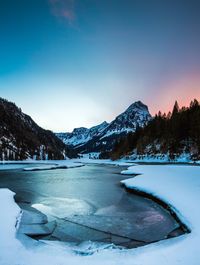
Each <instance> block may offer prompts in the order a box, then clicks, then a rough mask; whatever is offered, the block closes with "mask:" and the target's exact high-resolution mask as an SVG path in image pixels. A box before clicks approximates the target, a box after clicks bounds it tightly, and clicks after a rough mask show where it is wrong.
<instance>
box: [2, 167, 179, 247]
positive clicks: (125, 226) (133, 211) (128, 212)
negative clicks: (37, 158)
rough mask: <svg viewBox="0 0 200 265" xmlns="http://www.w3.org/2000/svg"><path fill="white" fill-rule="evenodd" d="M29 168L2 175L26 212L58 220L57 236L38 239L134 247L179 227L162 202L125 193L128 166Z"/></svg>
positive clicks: (3, 181)
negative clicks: (29, 211) (40, 213)
mask: <svg viewBox="0 0 200 265" xmlns="http://www.w3.org/2000/svg"><path fill="white" fill-rule="evenodd" d="M30 166H32V165H30ZM34 166H35V165H34ZM1 167H3V166H1ZM23 167H27V165H26V166H22V165H19V168H17V169H7V167H5V168H4V170H1V171H0V188H5V187H6V188H9V189H11V190H12V191H14V192H16V193H17V196H16V201H17V202H18V204H19V205H20V206H21V207H22V208H24V209H28V210H29V208H30V206H32V205H33V206H34V207H35V208H37V209H38V210H40V211H42V212H43V213H45V214H46V215H47V216H48V218H49V220H50V221H52V220H54V221H56V226H55V229H54V230H53V232H52V233H51V234H50V235H39V233H38V235H35V236H37V237H39V238H41V237H42V238H44V239H50V240H54V239H56V240H57V239H59V240H61V241H69V242H82V241H87V240H92V241H99V242H109V243H110V242H113V243H115V244H118V245H122V246H125V247H134V246H140V245H144V244H146V243H150V242H154V241H157V240H161V239H164V238H166V237H167V236H168V235H170V234H171V235H172V234H173V233H172V231H176V230H178V228H179V225H178V224H177V223H176V221H175V220H174V219H173V218H172V217H171V215H170V214H169V213H168V212H167V211H166V210H165V209H163V208H162V207H161V206H159V205H158V204H157V203H155V202H153V201H152V200H150V199H146V198H143V197H141V196H139V195H135V194H132V193H127V192H126V191H125V189H124V188H123V187H122V186H121V185H120V181H121V180H123V179H127V176H123V175H120V171H121V170H122V169H123V168H122V167H117V166H110V165H86V166H84V167H79V168H73V169H57V170H47V171H23V169H22V168H23ZM174 234H176V233H174Z"/></svg>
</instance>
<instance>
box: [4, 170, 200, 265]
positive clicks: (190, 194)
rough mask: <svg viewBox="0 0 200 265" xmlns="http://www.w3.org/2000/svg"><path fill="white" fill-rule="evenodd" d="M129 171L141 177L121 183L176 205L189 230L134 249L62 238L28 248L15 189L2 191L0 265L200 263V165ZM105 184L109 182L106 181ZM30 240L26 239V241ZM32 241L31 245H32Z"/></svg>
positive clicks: (153, 264) (175, 207)
mask: <svg viewBox="0 0 200 265" xmlns="http://www.w3.org/2000/svg"><path fill="white" fill-rule="evenodd" d="M128 172H129V173H130V172H131V173H136V174H138V173H141V175H139V176H137V177H135V178H132V179H128V180H125V181H123V183H124V184H125V185H126V186H127V187H129V188H133V189H135V188H136V189H140V190H142V191H145V192H148V193H151V194H153V195H154V196H156V197H159V198H160V199H162V200H164V201H165V202H167V203H168V204H170V205H171V207H173V209H174V211H176V213H177V214H178V215H179V217H180V218H181V220H182V221H183V222H184V223H185V224H186V225H187V226H188V227H189V228H190V229H191V233H190V234H186V235H183V236H180V237H178V238H173V239H168V240H163V241H160V242H157V243H154V244H150V245H147V246H144V247H140V248H137V249H132V250H124V249H118V248H116V247H114V246H113V245H110V244H99V243H98V244H96V243H94V242H85V243H83V244H82V245H80V246H76V245H73V244H72V245H71V244H69V243H61V242H56V241H54V242H50V241H49V242H41V243H43V244H41V245H34V244H32V241H31V243H30V244H29V247H28V248H27V247H25V246H24V245H23V244H22V243H21V242H23V241H21V242H20V241H18V240H17V239H16V228H15V226H16V221H17V217H18V216H19V214H20V209H19V207H18V206H17V205H16V204H15V203H14V200H13V195H14V194H13V193H12V192H11V191H9V190H6V189H0V209H1V213H2V214H1V222H0V233H1V237H0V264H1V265H27V264H29V265H46V264H50V265H58V264H59V265H65V264H66V265H78V264H82V265H86V264H87V265H99V264H104V265H147V264H148V265H160V264H162V265H168V264H170V265H180V264H181V265H188V264H190V265H199V263H200V252H199V245H200V226H199V218H200V211H199V209H198V207H199V206H198V202H199V201H200V168H199V167H197V166H196V167H195V166H177V165H176V166H175V165H174V166H173V165H159V166H158V165H145V166H144V165H143V166H132V167H130V168H129V169H128ZM105 185H106V183H105ZM27 240H28V239H27V238H26V240H24V243H26V245H27ZM31 244H32V247H30V246H31ZM90 254H93V255H90Z"/></svg>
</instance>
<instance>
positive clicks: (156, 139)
mask: <svg viewBox="0 0 200 265" xmlns="http://www.w3.org/2000/svg"><path fill="white" fill-rule="evenodd" d="M133 153H134V154H135V155H156V154H168V155H169V157H170V159H174V158H175V157H177V156H179V155H181V154H182V153H189V154H190V156H191V159H192V160H198V159H200V104H199V102H198V101H197V100H196V99H194V100H193V101H192V102H191V103H190V106H189V107H188V108H186V107H182V108H179V106H178V102H177V101H176V102H175V105H174V108H173V110H172V112H169V113H168V114H167V115H166V114H165V113H164V114H162V113H161V112H159V113H158V114H157V115H156V116H155V117H154V118H153V119H152V120H151V121H150V122H149V123H148V125H147V126H146V127H144V128H142V129H141V128H140V129H137V130H136V132H135V133H130V134H128V135H127V136H126V137H124V138H121V139H120V140H119V141H118V142H116V144H115V146H114V148H113V150H112V152H111V153H110V154H109V155H110V157H111V158H112V159H118V158H120V157H123V156H125V155H130V154H133ZM103 155H104V156H105V154H102V156H103Z"/></svg>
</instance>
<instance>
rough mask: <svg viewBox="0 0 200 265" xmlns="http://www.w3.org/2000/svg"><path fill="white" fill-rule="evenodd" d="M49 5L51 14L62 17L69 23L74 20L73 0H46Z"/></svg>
mask: <svg viewBox="0 0 200 265" xmlns="http://www.w3.org/2000/svg"><path fill="white" fill-rule="evenodd" d="M48 1H49V3H50V7H51V12H52V14H53V15H54V16H55V17H57V18H61V19H64V20H65V21H67V22H68V23H69V24H70V25H72V24H73V23H74V21H75V20H76V15H75V10H74V0H48Z"/></svg>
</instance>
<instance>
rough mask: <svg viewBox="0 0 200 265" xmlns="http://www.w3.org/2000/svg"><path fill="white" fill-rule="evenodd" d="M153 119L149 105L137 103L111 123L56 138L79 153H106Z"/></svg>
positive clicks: (76, 130)
mask: <svg viewBox="0 0 200 265" xmlns="http://www.w3.org/2000/svg"><path fill="white" fill-rule="evenodd" d="M151 118H152V117H151V114H150V113H149V110H148V107H147V105H145V104H144V103H142V102H141V101H136V102H134V103H133V104H131V105H130V106H129V107H128V108H127V109H126V110H125V111H124V112H122V113H121V114H119V115H118V116H117V117H116V118H115V119H114V120H113V121H111V122H110V123H107V122H106V121H104V122H103V123H101V124H99V125H96V126H93V127H91V128H89V129H88V128H85V127H80V128H75V129H74V130H73V131H72V132H71V133H56V136H57V137H59V138H60V139H61V140H62V141H63V142H64V143H65V144H66V145H67V146H70V147H71V148H74V149H75V150H76V151H77V152H80V153H85V152H101V151H103V152H104V151H109V150H110V149H111V148H112V146H113V145H114V143H115V141H116V139H118V138H120V137H121V136H122V135H125V134H127V133H129V132H134V131H136V129H137V128H138V127H144V126H145V125H146V124H147V123H148V122H149V120H150V119H151Z"/></svg>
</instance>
